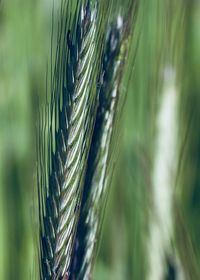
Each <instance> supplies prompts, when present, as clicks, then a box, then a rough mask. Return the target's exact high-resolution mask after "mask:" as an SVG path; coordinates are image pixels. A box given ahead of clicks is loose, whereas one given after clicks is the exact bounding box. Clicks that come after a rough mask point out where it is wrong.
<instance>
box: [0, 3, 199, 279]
mask: <svg viewBox="0 0 200 280" xmlns="http://www.w3.org/2000/svg"><path fill="white" fill-rule="evenodd" d="M55 2H56V1H55ZM118 2H119V3H118V5H121V2H123V1H121V2H120V1H118ZM51 4H52V3H51V1H47V0H35V1H31V0H26V1H25V0H2V1H1V2H0V279H5V280H6V279H20V280H23V279H38V278H37V260H36V259H37V242H36V234H37V232H36V226H35V225H36V224H37V215H36V209H35V205H36V201H35V187H34V186H35V179H36V178H35V177H36V170H35V169H36V150H35V138H36V135H35V125H36V118H37V115H36V112H37V102H36V97H37V95H44V94H45V80H46V71H47V61H48V57H49V54H50V34H51V15H52V14H51V13H52V5H51ZM135 24H136V27H135V33H134V36H133V38H132V39H131V42H132V55H136V56H135V63H134V65H128V67H127V70H126V73H124V84H123V85H122V89H121V90H122V92H125V91H126V90H127V87H128V94H127V100H126V104H125V107H124V115H123V120H122V121H121V133H120V143H119V147H120V153H119V156H118V164H117V167H116V172H115V176H114V178H113V184H112V187H111V190H110V196H109V199H108V203H107V211H106V214H105V223H104V231H103V236H102V241H101V246H100V252H99V257H98V261H97V264H96V269H95V276H94V279H96V280H100V279H105V280H112V279H116V280H118V279H119V280H121V279H128V280H129V279H134V280H145V279H152V280H160V279H159V278H156V277H157V276H154V278H152V276H151V275H154V274H153V273H154V272H153V270H154V269H155V270H156V269H157V267H156V265H159V264H160V263H159V262H158V263H157V262H156V256H158V255H159V254H160V252H158V251H159V250H160V251H162V250H164V251H163V252H161V254H160V255H159V256H162V257H163V258H164V259H163V263H164V264H163V266H164V270H165V272H164V274H165V276H164V277H165V278H164V279H166V280H167V279H171V280H172V279H186V280H187V279H192V280H198V279H200V268H199V267H200V266H199V265H200V224H199V215H200V125H199V122H200V78H199V73H200V51H199V50H200V2H199V1H195V0H177V1H173V0H163V1H159V0H148V1H147V0H140V1H139V7H138V16H137V20H136V22H135ZM129 71H131V79H130V82H129V84H128V86H127V80H126V77H127V76H128V74H129ZM171 91H173V94H171ZM169 92H170V94H171V95H172V96H174V95H175V96H176V98H174V99H173V100H174V101H169V102H174V103H169V104H168V106H169V107H166V108H171V109H173V108H174V109H173V110H174V111H173V110H172V112H174V116H175V117H174V119H171V118H169V119H167V121H166V126H164V131H165V132H166V137H164V140H163V141H165V140H166V143H165V145H164V149H162V148H161V149H159V146H160V145H159V143H160V141H162V140H159V139H162V137H161V135H160V133H161V132H160V131H162V130H159V127H160V126H159V125H158V123H159V124H160V122H159V114H162V106H164V105H163V104H164V103H163V102H164V101H163V100H165V98H164V96H165V95H166V96H167V94H168V93H169ZM170 104H171V105H170ZM171 109H167V112H171ZM170 116H172V113H170ZM167 124H168V125H167ZM160 125H161V124H160ZM167 129H169V130H168V131H167ZM168 136H169V137H168ZM160 137H161V138H160ZM167 139H169V141H168V140H167ZM171 139H174V142H173V143H171ZM167 141H168V142H167ZM168 144H169V145H168ZM161 146H162V147H163V144H162V143H161ZM160 151H161V152H160ZM172 151H174V152H173V153H172ZM158 154H159V155H158ZM165 154H166V158H167V159H169V158H170V159H169V160H171V159H172V160H171V162H167V164H168V165H167V167H166V173H165V174H167V175H165V176H170V178H168V177H167V179H166V180H165V182H164V183H165V185H166V184H167V182H168V181H169V182H172V183H171V184H170V186H168V185H167V187H166V191H168V190H169V193H167V194H166V195H169V204H167V203H168V202H166V201H165V200H167V197H166V196H165V195H164V197H162V195H163V192H162V191H164V190H165V189H164V187H163V186H164V185H162V183H161V184H160V187H159V188H158V189H156V184H157V183H156V182H157V181H156V178H157V177H159V174H160V175H162V174H163V173H162V170H161V167H162V165H164V164H165ZM169 154H172V156H171V157H168V155H169ZM158 158H159V159H160V158H161V164H160V169H159V168H157V160H158ZM168 169H169V170H170V172H168V171H167V170H168ZM156 170H158V171H156ZM156 172H157V173H156ZM154 174H158V176H157V175H155V176H154ZM156 176H157V177H156ZM163 176H164V175H163ZM154 177H155V178H154ZM163 178H165V177H163ZM163 178H161V179H163ZM154 179H155V180H154ZM168 179H169V180H168ZM159 182H160V181H159ZM161 182H162V180H161ZM158 185H159V184H158ZM168 188H169V189H168ZM157 190H159V193H160V194H161V197H160V196H158V197H157V198H156V192H157ZM159 199H160V202H159ZM165 202H166V205H167V206H166V208H164V209H168V210H169V211H168V210H166V211H167V213H166V216H165V210H164V214H162V209H163V208H162V205H163V207H165V206H164V205H165ZM159 203H160V204H159ZM160 205H161V206H160ZM159 207H161V208H159ZM159 209H161V210H159ZM158 212H160V213H159V214H158ZM157 214H158V215H157ZM157 216H158V217H157ZM155 217H157V218H155ZM165 218H166V220H165ZM159 219H161V221H160V220H159ZM168 219H169V225H168ZM154 223H155V225H156V227H157V228H158V230H157V231H158V232H157V234H158V235H157V239H156V240H157V243H155V245H152V246H151V234H153V233H152V232H153V231H151V229H153V225H154ZM152 236H153V235H152ZM160 236H161V237H163V239H162V238H160ZM164 236H166V240H165V239H164ZM168 239H169V240H168ZM159 240H161V241H160V242H161V243H159ZM152 244H154V243H153V242H152ZM159 244H161V245H160V246H161V247H159ZM163 244H164V245H163ZM166 244H167V245H166ZM162 246H164V247H162ZM165 246H166V247H165ZM158 247H159V248H160V249H159V248H158ZM163 248H165V249H163ZM156 254H157V255H156ZM154 258H155V262H154ZM151 263H153V264H155V265H152V266H153V267H151ZM172 268H173V269H174V270H175V272H174V274H177V275H179V277H180V278H177V277H178V276H176V278H173V272H172V270H173V269H172ZM170 269H171V270H170ZM169 271H170V272H169ZM181 277H182V278H181Z"/></svg>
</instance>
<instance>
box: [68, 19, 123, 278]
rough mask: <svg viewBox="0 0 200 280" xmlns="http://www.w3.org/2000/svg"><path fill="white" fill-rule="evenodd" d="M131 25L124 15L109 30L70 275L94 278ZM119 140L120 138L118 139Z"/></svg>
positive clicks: (72, 276)
mask: <svg viewBox="0 0 200 280" xmlns="http://www.w3.org/2000/svg"><path fill="white" fill-rule="evenodd" d="M127 45H128V44H127V29H126V28H125V24H124V22H123V19H122V17H121V16H120V15H119V16H118V18H117V22H116V23H115V24H112V25H111V26H110V28H109V30H108V34H107V40H106V47H105V51H104V56H103V64H102V73H104V77H103V85H102V88H101V91H100V102H99V106H98V111H97V119H96V122H95V129H94V134H93V139H92V145H91V150H90V154H89V160H88V167H87V173H86V180H85V187H84V193H83V200H82V205H81V216H80V220H79V224H78V230H77V236H76V244H75V252H74V256H73V263H72V269H71V270H72V275H71V277H70V279H73V280H74V279H84V280H87V279H91V277H92V269H93V266H94V261H95V257H96V253H97V245H98V238H99V235H100V234H99V233H100V230H101V224H102V216H103V212H104V208H105V203H106V196H107V191H108V187H109V183H110V177H111V174H112V171H113V163H114V162H113V157H112V148H111V147H112V146H113V143H112V141H113V135H114V131H115V127H116V124H115V121H116V115H117V114H118V113H119V112H118V110H119V106H118V105H119V104H118V103H119V101H120V97H119V94H120V92H119V87H120V83H121V77H122V71H123V67H124V63H125V60H126V57H127ZM115 140H116V139H115Z"/></svg>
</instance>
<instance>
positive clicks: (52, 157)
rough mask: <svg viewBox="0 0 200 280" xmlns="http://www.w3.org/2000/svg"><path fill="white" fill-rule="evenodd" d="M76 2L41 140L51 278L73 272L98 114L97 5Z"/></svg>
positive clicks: (43, 266)
mask: <svg viewBox="0 0 200 280" xmlns="http://www.w3.org/2000/svg"><path fill="white" fill-rule="evenodd" d="M71 5H72V3H71V2H70V1H67V2H66V1H62V7H61V15H60V22H59V26H58V38H57V50H56V58H55V68H54V73H53V76H52V82H51V97H50V102H49V103H48V104H47V105H46V107H45V110H44V116H43V117H42V115H41V119H42V121H41V124H40V128H39V130H40V135H39V139H38V194H39V212H40V213H39V214H40V278H41V279H47V280H48V279H68V277H69V266H70V260H71V254H72V250H73V243H74V236H75V231H76V225H77V221H78V216H79V205H80V200H81V193H82V185H83V177H84V172H85V167H86V161H87V157H88V150H89V144H90V141H91V135H92V129H93V123H94V119H95V116H96V104H97V93H96V86H94V85H96V83H97V73H98V69H97V68H98V63H97V62H98V50H99V49H100V48H98V47H97V45H98V42H99V38H98V37H97V34H98V32H97V31H98V30H97V5H90V1H89V0H88V1H82V2H81V4H78V3H77V7H76V11H75V14H74V16H72V15H71V14H70V13H69V11H70V9H71ZM69 27H70V28H69ZM42 114H43V113H42Z"/></svg>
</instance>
